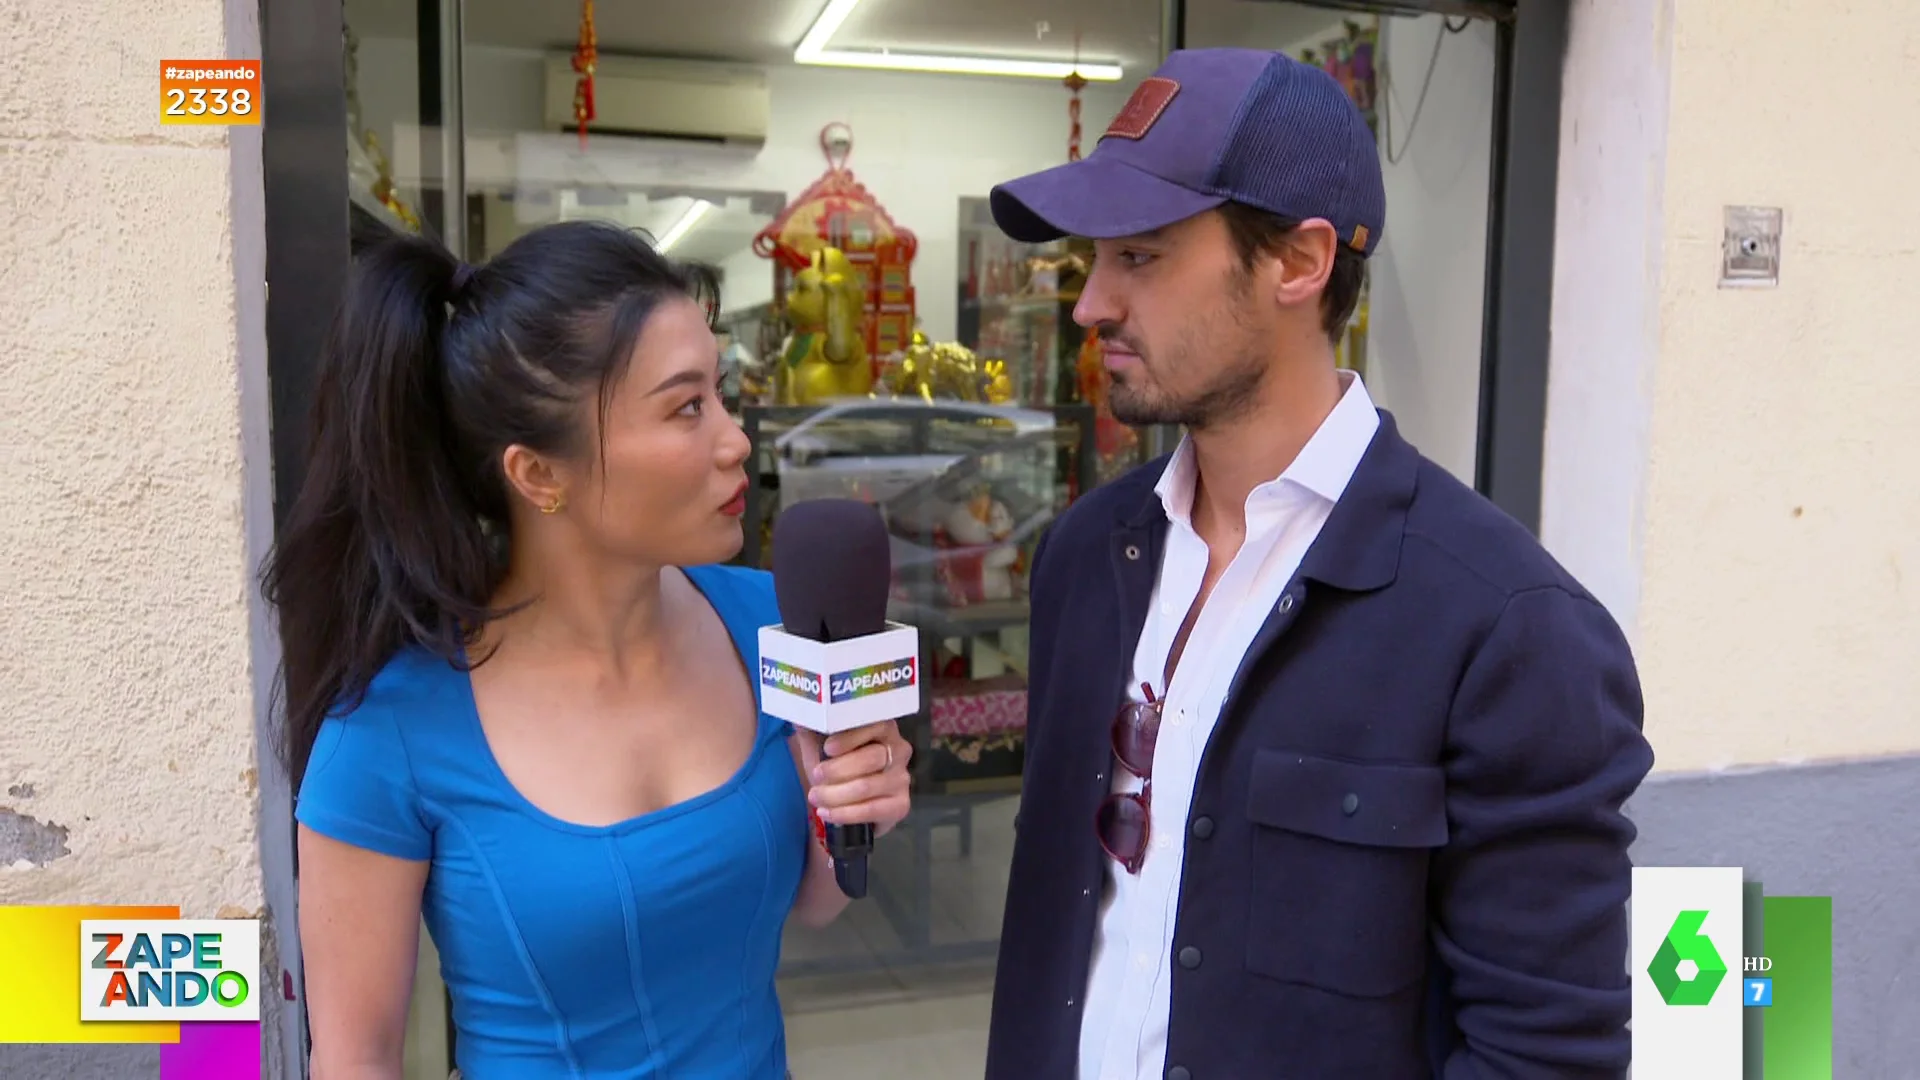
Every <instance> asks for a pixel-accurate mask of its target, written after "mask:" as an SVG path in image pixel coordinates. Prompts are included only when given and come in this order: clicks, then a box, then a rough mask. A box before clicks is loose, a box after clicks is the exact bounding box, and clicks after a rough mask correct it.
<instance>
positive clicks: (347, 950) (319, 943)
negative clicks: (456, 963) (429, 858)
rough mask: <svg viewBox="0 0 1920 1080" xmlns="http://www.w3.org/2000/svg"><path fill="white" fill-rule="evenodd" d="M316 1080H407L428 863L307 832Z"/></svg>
mask: <svg viewBox="0 0 1920 1080" xmlns="http://www.w3.org/2000/svg"><path fill="white" fill-rule="evenodd" d="M299 842H300V951H301V956H302V966H303V967H304V968H305V969H306V988H307V989H306V992H307V1022H308V1026H309V1029H310V1032H311V1035H312V1038H313V1059H312V1080H401V1073H402V1066H403V1063H404V1051H405V1044H406V1029H407V1008H408V1005H409V1003H410V1002H411V1000H412V997H413V971H414V965H415V964H416V963H417V962H418V959H419V949H420V896H421V893H422V891H423V890H424V889H425V887H426V881H427V865H428V864H427V863H425V862H413V861H410V860H407V859H396V858H394V857H392V856H390V855H381V854H379V853H377V852H372V851H368V850H366V849H364V848H358V847H354V846H353V845H351V844H343V843H341V842H340V841H338V840H333V839H330V838H328V837H325V836H322V835H320V834H319V833H317V832H314V831H312V830H311V829H308V828H307V827H306V826H304V825H302V826H301V827H300V841H299Z"/></svg>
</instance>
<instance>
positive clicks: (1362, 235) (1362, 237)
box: [1353, 225, 1372, 251]
mask: <svg viewBox="0 0 1920 1080" xmlns="http://www.w3.org/2000/svg"><path fill="white" fill-rule="evenodd" d="M1370 235H1372V234H1371V233H1369V232H1367V227H1366V226H1365V225H1355V226H1354V227H1353V250H1355V251H1365V250H1367V237H1368V236H1370Z"/></svg>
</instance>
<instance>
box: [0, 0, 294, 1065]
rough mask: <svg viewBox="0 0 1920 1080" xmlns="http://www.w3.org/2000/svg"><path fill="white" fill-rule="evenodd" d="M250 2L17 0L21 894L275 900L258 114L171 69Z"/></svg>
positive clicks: (9, 837) (8, 606) (4, 323)
mask: <svg viewBox="0 0 1920 1080" xmlns="http://www.w3.org/2000/svg"><path fill="white" fill-rule="evenodd" d="M251 7H252V5H249V4H245V3H236V4H235V5H234V10H233V12H232V14H231V15H230V14H229V11H228V7H227V5H226V4H224V3H223V2H222V0H140V2H137V3H135V2H131V0H100V2H96V3H83V4H62V3H48V2H45V0H3V2H0V22H4V23H5V25H7V27H8V33H7V34H6V35H5V37H4V39H0V102H3V103H4V105H0V191H4V192H5V194H6V199H7V205H6V207H5V211H4V213H0V250H4V251H5V252H6V263H5V265H6V269H5V271H4V278H5V289H4V295H3V297H0V432H4V437H0V476H4V477H5V481H4V483H0V596H4V597H5V602H4V604H0V715H4V717H5V720H4V723H0V807H5V808H7V809H6V810H5V811H3V812H0V903H6V904H19V903H81V902H86V903H158V904H178V905H179V906H180V907H181V909H182V912H183V914H185V915H187V916H189V917H203V918H205V917H216V916H222V915H225V916H240V917H249V916H255V915H262V914H264V910H265V904H266V894H267V890H266V888H265V886H264V885H263V875H262V865H261V864H262V853H261V844H260V836H261V828H260V824H259V821H258V818H259V805H260V800H261V795H260V792H261V788H262V784H261V781H260V778H259V763H258V762H257V760H256V738H255V731H256V718H257V714H258V711H259V707H260V706H261V704H262V698H261V695H260V692H259V688H260V687H262V686H264V685H266V683H265V681H264V678H263V675H270V674H271V667H272V664H273V659H272V656H271V653H270V652H267V653H265V654H264V655H263V654H262V653H261V652H260V649H261V646H262V644H263V643H264V642H267V641H268V640H270V639H269V638H268V636H267V635H266V633H265V631H266V624H265V622H264V619H263V616H262V613H261V611H260V610H259V606H258V604H257V602H255V600H254V596H255V595H256V590H255V589H254V588H253V585H252V578H253V566H254V563H255V561H256V559H257V558H258V555H259V550H260V544H261V542H262V540H263V539H264V538H265V535H266V534H265V528H266V526H267V524H268V522H269V515H268V513H267V511H266V499H267V490H268V485H267V456H266V452H265V430H266V429H265V424H266V395H265V384H264V379H265V363H264V342H263V333H262V329H261V327H262V319H263V314H262V308H263V288H262V285H261V279H262V277H263V261H262V252H263V251H264V247H263V244H262V240H261V235H260V234H261V229H262V228H263V219H262V216H261V209H260V206H261V197H260V191H259V187H260V165H259V145H260V144H259V135H258V131H257V129H255V130H245V131H240V132H239V133H237V134H234V135H231V136H230V134H229V133H228V132H227V131H225V130H223V129H219V128H207V129H191V128H162V127H160V126H159V124H158V113H159V105H158V102H159V98H158V93H159V91H158V85H157V83H158V74H159V66H160V61H161V60H162V59H163V58H222V57H234V56H251V57H257V56H259V43H258V31H257V29H256V27H255V21H256V20H255V18H254V16H253V15H252V14H251V13H250V10H249V9H250V8H251ZM230 19H231V25H230ZM236 207H238V208H240V211H241V212H240V213H238V214H236V213H235V208H236ZM243 401H244V402H245V403H246V404H245V407H244V409H243ZM243 412H244V413H246V414H247V419H246V422H245V423H244V424H243V421H242V416H243ZM267 783H268V786H269V787H271V786H272V785H273V784H274V778H273V777H272V776H271V775H270V776H269V778H268V781H267ZM281 801H284V798H282V800H281ZM282 816H284V815H282ZM265 940H266V941H267V943H268V944H267V948H266V952H267V957H266V964H265V978H264V979H263V982H266V983H267V986H268V987H270V988H271V990H270V992H268V993H265V994H262V996H261V1000H262V1003H263V1013H264V1017H263V1018H267V1019H270V1020H272V1019H276V1014H277V1013H278V1012H279V1011H280V1010H279V1003H280V994H279V993H278V989H279V984H280V977H279V974H278V965H277V962H276V953H277V949H276V947H275V937H274V935H273V928H272V925H271V922H270V923H269V925H268V926H267V927H266V938H265ZM268 1029H269V1031H270V1032H274V1031H276V1029H275V1026H274V1024H272V1023H270V1024H269V1025H268ZM269 1040H270V1042H278V1041H280V1040H279V1039H278V1036H277V1034H270V1036H269Z"/></svg>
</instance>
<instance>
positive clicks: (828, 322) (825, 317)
mask: <svg viewBox="0 0 1920 1080" xmlns="http://www.w3.org/2000/svg"><path fill="white" fill-rule="evenodd" d="M866 300H867V298H866V291H865V290H864V289H863V288H862V287H861V281H860V275H859V274H858V273H857V272H856V271H855V270H854V268H853V264H852V263H851V262H849V261H848V259H847V256H846V254H845V253H844V252H842V251H840V250H839V249H838V248H831V247H824V248H821V249H819V250H818V251H815V252H814V253H813V265H811V266H809V267H807V268H806V269H805V270H802V271H800V272H799V273H797V274H795V275H794V278H793V289H792V291H790V292H788V293H787V320H788V321H789V322H791V323H792V324H793V330H792V332H791V333H789V334H788V335H787V340H786V344H785V345H784V346H783V347H782V348H781V350H780V366H779V370H778V372H777V374H778V376H779V385H778V400H779V403H780V404H782V405H813V404H818V403H820V402H824V401H829V400H832V399H834V398H846V397H865V396H866V395H867V393H868V392H869V391H870V390H872V389H873V365H872V364H871V363H870V362H869V361H868V359H867V342H866V334H865V333H864V330H865V325H864V324H865V320H866V306H867V305H866Z"/></svg>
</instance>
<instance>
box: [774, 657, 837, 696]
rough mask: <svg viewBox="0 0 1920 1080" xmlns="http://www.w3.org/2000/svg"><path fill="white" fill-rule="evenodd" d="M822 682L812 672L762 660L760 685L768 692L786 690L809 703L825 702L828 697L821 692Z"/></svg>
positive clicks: (776, 661)
mask: <svg viewBox="0 0 1920 1080" xmlns="http://www.w3.org/2000/svg"><path fill="white" fill-rule="evenodd" d="M820 681H821V680H820V676H818V675H815V674H814V673H813V672H811V671H807V670H805V669H803V668H797V667H794V666H793V665H792V664H783V663H781V662H780V661H778V660H769V659H767V658H766V657H764V656H763V657H761V658H760V685H761V686H762V687H764V688H766V689H768V690H785V691H786V692H787V693H789V694H792V695H793V696H795V697H800V698H805V699H807V700H808V701H825V700H826V696H825V695H824V694H822V693H821V692H820ZM834 700H836V701H837V700H839V699H838V698H836V699H834Z"/></svg>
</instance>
